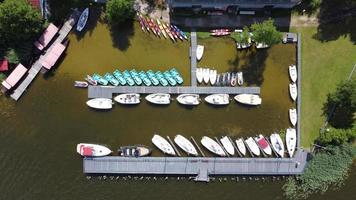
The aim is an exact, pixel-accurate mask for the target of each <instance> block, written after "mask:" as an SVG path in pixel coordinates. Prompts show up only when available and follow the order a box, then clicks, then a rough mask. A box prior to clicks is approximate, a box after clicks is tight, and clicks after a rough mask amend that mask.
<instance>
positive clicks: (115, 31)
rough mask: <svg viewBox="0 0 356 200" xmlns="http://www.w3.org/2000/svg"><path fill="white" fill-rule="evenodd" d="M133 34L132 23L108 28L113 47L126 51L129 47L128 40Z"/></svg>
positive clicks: (128, 22)
mask: <svg viewBox="0 0 356 200" xmlns="http://www.w3.org/2000/svg"><path fill="white" fill-rule="evenodd" d="M134 33H135V30H134V21H126V22H124V23H122V24H120V25H115V26H114V25H112V26H110V35H111V38H112V41H113V47H115V48H118V49H119V50H121V51H126V50H127V49H128V48H129V46H130V38H131V37H132V36H133V35H134Z"/></svg>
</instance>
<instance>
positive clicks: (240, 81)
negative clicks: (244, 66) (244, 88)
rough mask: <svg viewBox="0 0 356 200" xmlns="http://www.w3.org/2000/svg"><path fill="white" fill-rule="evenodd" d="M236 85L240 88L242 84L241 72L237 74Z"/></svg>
mask: <svg viewBox="0 0 356 200" xmlns="http://www.w3.org/2000/svg"><path fill="white" fill-rule="evenodd" d="M237 83H238V84H239V85H240V86H241V85H243V84H244V78H243V73H242V72H237Z"/></svg>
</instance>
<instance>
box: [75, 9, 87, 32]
mask: <svg viewBox="0 0 356 200" xmlns="http://www.w3.org/2000/svg"><path fill="white" fill-rule="evenodd" d="M88 18H89V8H85V9H84V11H83V12H82V14H81V15H80V17H79V20H78V23H77V31H78V32H81V31H82V30H83V29H84V27H85V25H86V24H87V21H88Z"/></svg>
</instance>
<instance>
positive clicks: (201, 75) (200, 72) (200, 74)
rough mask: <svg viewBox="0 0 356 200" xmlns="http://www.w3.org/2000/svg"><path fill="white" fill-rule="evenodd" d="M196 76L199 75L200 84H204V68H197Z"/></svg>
mask: <svg viewBox="0 0 356 200" xmlns="http://www.w3.org/2000/svg"><path fill="white" fill-rule="evenodd" d="M196 75H197V81H198V83H202V82H203V68H197V71H196Z"/></svg>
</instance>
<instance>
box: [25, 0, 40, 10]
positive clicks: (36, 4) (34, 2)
mask: <svg viewBox="0 0 356 200" xmlns="http://www.w3.org/2000/svg"><path fill="white" fill-rule="evenodd" d="M27 1H28V2H29V3H30V4H31V5H32V6H33V7H35V8H38V9H41V0H27Z"/></svg>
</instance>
